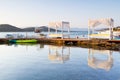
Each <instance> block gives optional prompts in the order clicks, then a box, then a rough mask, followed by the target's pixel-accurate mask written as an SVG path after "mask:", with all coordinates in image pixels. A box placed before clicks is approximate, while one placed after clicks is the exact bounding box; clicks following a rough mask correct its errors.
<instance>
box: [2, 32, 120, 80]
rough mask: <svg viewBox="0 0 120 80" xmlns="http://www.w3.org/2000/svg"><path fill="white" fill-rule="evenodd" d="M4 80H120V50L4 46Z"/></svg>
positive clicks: (19, 45)
mask: <svg viewBox="0 0 120 80" xmlns="http://www.w3.org/2000/svg"><path fill="white" fill-rule="evenodd" d="M82 33H83V32H82ZM0 34H1V33H0ZM4 34H5V33H4ZM7 34H8V33H7ZM9 34H10V33H9ZM27 34H28V33H27ZM71 34H72V33H71ZM77 34H81V33H77ZM82 35H84V34H82ZM0 80H120V51H113V50H97V49H92V48H82V47H75V46H74V47H72V46H56V45H46V44H29V43H24V44H22V43H16V44H0Z"/></svg>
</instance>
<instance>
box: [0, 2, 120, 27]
mask: <svg viewBox="0 0 120 80" xmlns="http://www.w3.org/2000/svg"><path fill="white" fill-rule="evenodd" d="M100 18H113V19H114V21H115V23H114V24H115V26H119V25H120V0H0V24H11V25H14V26H17V27H31V26H48V24H49V22H52V21H68V22H70V25H71V27H73V28H74V27H78V28H87V27H88V20H89V19H100Z"/></svg>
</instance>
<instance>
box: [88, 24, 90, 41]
mask: <svg viewBox="0 0 120 80" xmlns="http://www.w3.org/2000/svg"><path fill="white" fill-rule="evenodd" d="M88 40H90V26H88Z"/></svg>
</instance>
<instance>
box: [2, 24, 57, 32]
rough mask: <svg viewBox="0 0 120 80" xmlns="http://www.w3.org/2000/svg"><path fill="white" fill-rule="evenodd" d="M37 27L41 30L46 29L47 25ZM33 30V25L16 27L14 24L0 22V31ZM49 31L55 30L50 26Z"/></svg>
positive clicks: (45, 30)
mask: <svg viewBox="0 0 120 80" xmlns="http://www.w3.org/2000/svg"><path fill="white" fill-rule="evenodd" d="M38 28H39V29H40V31H41V32H42V31H44V32H47V31H48V27H46V26H41V27H38ZM34 30H35V27H27V28H18V27H16V26H12V25H9V24H1V25H0V32H25V31H29V32H33V31H34ZM50 31H55V29H52V28H50Z"/></svg>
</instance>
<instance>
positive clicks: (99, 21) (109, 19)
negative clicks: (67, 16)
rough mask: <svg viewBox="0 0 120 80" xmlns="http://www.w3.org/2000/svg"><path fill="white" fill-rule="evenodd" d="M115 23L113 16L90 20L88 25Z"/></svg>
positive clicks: (109, 24)
mask: <svg viewBox="0 0 120 80" xmlns="http://www.w3.org/2000/svg"><path fill="white" fill-rule="evenodd" d="M113 23H114V20H113V19H112V18H106V19H97V20H89V22H88V26H90V27H96V26H98V25H100V24H104V25H106V26H113Z"/></svg>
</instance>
